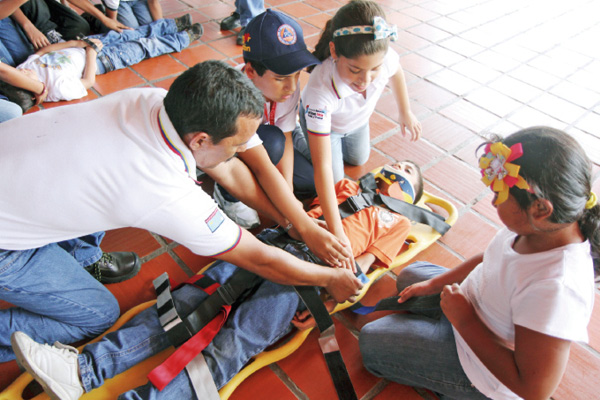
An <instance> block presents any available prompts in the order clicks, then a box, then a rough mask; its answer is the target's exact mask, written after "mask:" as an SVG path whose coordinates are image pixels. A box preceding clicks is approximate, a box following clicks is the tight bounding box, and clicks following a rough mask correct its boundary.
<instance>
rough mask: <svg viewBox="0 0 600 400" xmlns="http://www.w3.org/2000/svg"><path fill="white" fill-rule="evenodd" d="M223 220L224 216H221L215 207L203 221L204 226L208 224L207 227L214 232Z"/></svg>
mask: <svg viewBox="0 0 600 400" xmlns="http://www.w3.org/2000/svg"><path fill="white" fill-rule="evenodd" d="M223 221H225V217H223V214H222V213H221V210H219V209H218V208H215V211H213V212H212V214H210V216H209V217H208V218H207V219H206V220H205V221H204V222H206V226H208V229H210V231H211V232H212V233H215V231H216V230H217V229H219V227H220V226H221V224H222V223H223Z"/></svg>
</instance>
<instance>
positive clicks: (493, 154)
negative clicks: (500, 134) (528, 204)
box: [479, 142, 529, 205]
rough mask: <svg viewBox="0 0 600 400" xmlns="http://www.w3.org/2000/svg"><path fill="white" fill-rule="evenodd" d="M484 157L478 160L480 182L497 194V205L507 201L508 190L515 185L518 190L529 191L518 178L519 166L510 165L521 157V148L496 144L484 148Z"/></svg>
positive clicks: (519, 145) (527, 186)
mask: <svg viewBox="0 0 600 400" xmlns="http://www.w3.org/2000/svg"><path fill="white" fill-rule="evenodd" d="M485 153H486V154H485V155H484V156H482V157H481V158H480V159H479V168H481V175H482V177H481V180H482V181H483V183H485V185H486V186H490V185H491V187H492V190H493V191H494V192H496V193H498V197H497V198H496V202H495V203H494V204H496V205H498V204H501V203H502V202H504V201H506V199H508V189H509V188H511V187H513V186H515V185H517V187H518V188H520V189H529V185H528V184H527V182H526V181H525V179H523V177H522V176H519V169H520V168H521V167H520V166H519V165H516V164H511V161H513V160H516V159H517V158H519V157H521V156H522V155H523V146H522V145H521V143H516V144H514V145H512V146H511V147H510V148H508V147H507V146H506V145H505V144H504V143H501V142H496V143H494V144H488V145H487V146H486V147H485Z"/></svg>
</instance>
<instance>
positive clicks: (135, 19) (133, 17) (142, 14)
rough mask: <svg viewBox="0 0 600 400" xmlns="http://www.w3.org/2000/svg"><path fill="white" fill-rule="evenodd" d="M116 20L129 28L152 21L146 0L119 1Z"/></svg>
mask: <svg viewBox="0 0 600 400" xmlns="http://www.w3.org/2000/svg"><path fill="white" fill-rule="evenodd" d="M117 21H119V22H120V23H122V24H124V25H127V26H128V27H130V28H139V27H140V26H143V25H148V24H149V23H151V22H152V14H150V9H149V8H148V1H147V0H133V1H122V0H121V1H120V2H119V8H118V9H117Z"/></svg>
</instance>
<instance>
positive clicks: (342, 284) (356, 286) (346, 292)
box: [325, 268, 363, 303]
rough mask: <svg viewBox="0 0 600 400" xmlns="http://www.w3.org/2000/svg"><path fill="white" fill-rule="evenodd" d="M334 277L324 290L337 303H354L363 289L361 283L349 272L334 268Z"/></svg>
mask: <svg viewBox="0 0 600 400" xmlns="http://www.w3.org/2000/svg"><path fill="white" fill-rule="evenodd" d="M333 271H334V275H333V278H332V279H331V281H330V282H329V284H328V285H327V286H325V289H326V290H327V292H328V293H329V294H330V295H331V297H333V299H334V300H335V301H337V302H338V303H343V302H344V301H346V300H348V301H350V302H355V301H356V298H357V297H358V295H359V294H360V290H361V289H362V287H363V284H362V282H361V281H360V280H359V279H358V278H357V277H356V276H354V274H353V273H352V271H351V270H349V269H344V268H335V269H334V270H333Z"/></svg>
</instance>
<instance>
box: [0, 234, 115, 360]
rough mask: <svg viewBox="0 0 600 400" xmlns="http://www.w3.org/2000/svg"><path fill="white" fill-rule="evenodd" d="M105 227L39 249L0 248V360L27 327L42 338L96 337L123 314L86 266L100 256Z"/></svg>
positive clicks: (44, 340) (8, 357) (9, 356)
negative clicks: (5, 306) (13, 337)
mask: <svg viewBox="0 0 600 400" xmlns="http://www.w3.org/2000/svg"><path fill="white" fill-rule="evenodd" d="M103 236H104V232H99V233H95V234H92V235H88V236H85V237H82V238H78V239H73V240H68V241H65V242H60V243H52V244H49V245H46V246H43V247H40V248H37V249H31V250H22V251H11V250H0V298H1V299H2V300H4V301H7V302H9V303H12V304H13V305H15V306H16V307H12V308H9V309H6V310H0V362H5V361H9V360H12V359H14V358H15V355H14V353H13V351H12V348H11V345H10V335H11V334H12V333H13V332H15V331H23V332H25V333H27V334H28V335H29V336H31V337H32V338H33V339H34V340H36V341H38V342H41V343H54V341H56V340H58V341H60V342H62V343H73V342H76V341H78V340H81V339H83V338H86V337H90V336H97V335H99V334H100V333H102V332H104V331H105V330H106V329H107V328H108V327H110V326H111V325H112V324H114V322H115V321H116V319H117V318H118V317H119V304H118V302H117V300H116V299H115V298H114V296H113V295H112V294H111V293H110V292H109V291H108V290H107V289H106V288H105V287H104V286H103V285H102V284H101V283H100V282H98V281H97V280H95V279H94V277H93V276H92V275H90V273H89V272H87V271H86V270H85V269H84V268H83V267H85V266H88V265H90V264H93V263H94V262H96V261H97V260H98V259H99V258H100V257H101V256H102V250H100V248H99V244H100V241H101V240H102V237H103Z"/></svg>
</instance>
